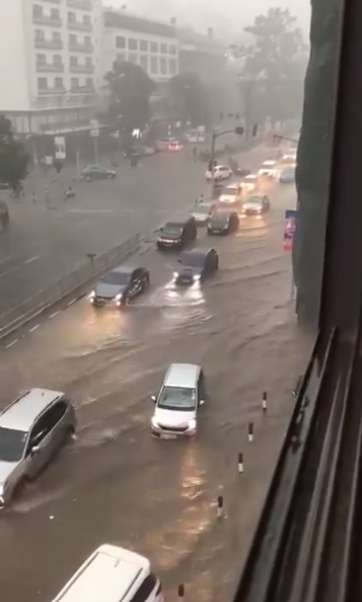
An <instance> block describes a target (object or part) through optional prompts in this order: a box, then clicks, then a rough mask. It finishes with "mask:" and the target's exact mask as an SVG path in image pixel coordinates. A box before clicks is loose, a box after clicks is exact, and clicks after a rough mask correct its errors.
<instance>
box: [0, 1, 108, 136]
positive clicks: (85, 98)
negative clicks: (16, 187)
mask: <svg viewBox="0 0 362 602" xmlns="http://www.w3.org/2000/svg"><path fill="white" fill-rule="evenodd" d="M101 30H102V9H101V3H100V0H10V1H7V0H5V1H4V0H2V1H1V2H0V81H1V82H2V84H1V94H0V113H2V114H5V115H7V116H8V117H9V118H10V119H11V120H12V122H13V126H14V130H15V131H16V132H18V133H19V134H23V135H27V136H29V135H42V134H57V133H61V132H67V131H72V130H76V129H82V128H85V127H87V125H88V126H89V121H90V119H91V118H92V117H93V115H94V109H95V107H96V105H97V95H96V92H97V89H99V87H100V82H101V63H100V39H101Z"/></svg>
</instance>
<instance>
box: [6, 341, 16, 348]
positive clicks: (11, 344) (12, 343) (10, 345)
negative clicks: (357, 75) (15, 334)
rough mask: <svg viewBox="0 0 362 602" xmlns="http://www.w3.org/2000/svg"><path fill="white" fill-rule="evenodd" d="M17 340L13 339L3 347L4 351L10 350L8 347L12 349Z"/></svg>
mask: <svg viewBox="0 0 362 602" xmlns="http://www.w3.org/2000/svg"><path fill="white" fill-rule="evenodd" d="M18 340H19V339H14V340H13V341H11V343H8V344H7V345H6V347H5V349H10V347H13V345H15V343H17V342H18Z"/></svg>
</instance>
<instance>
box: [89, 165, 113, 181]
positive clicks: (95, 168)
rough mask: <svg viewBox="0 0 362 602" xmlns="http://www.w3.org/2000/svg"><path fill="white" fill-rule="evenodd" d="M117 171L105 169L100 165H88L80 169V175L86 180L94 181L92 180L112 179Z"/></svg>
mask: <svg viewBox="0 0 362 602" xmlns="http://www.w3.org/2000/svg"><path fill="white" fill-rule="evenodd" d="M116 175H117V172H116V171H114V170H113V169H106V168H105V167H102V166H101V165H89V166H88V167H86V168H85V169H83V171H82V176H83V178H84V180H85V181H86V182H94V180H113V179H114V178H115V177H116Z"/></svg>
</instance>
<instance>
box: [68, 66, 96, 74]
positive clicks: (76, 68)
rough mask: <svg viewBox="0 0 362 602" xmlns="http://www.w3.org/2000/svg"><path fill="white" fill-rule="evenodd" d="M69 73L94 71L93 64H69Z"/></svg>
mask: <svg viewBox="0 0 362 602" xmlns="http://www.w3.org/2000/svg"><path fill="white" fill-rule="evenodd" d="M69 71H70V72H71V73H94V65H70V67H69Z"/></svg>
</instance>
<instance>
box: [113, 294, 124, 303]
mask: <svg viewBox="0 0 362 602" xmlns="http://www.w3.org/2000/svg"><path fill="white" fill-rule="evenodd" d="M122 297H123V295H122V293H118V295H116V296H115V300H116V301H122Z"/></svg>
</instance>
